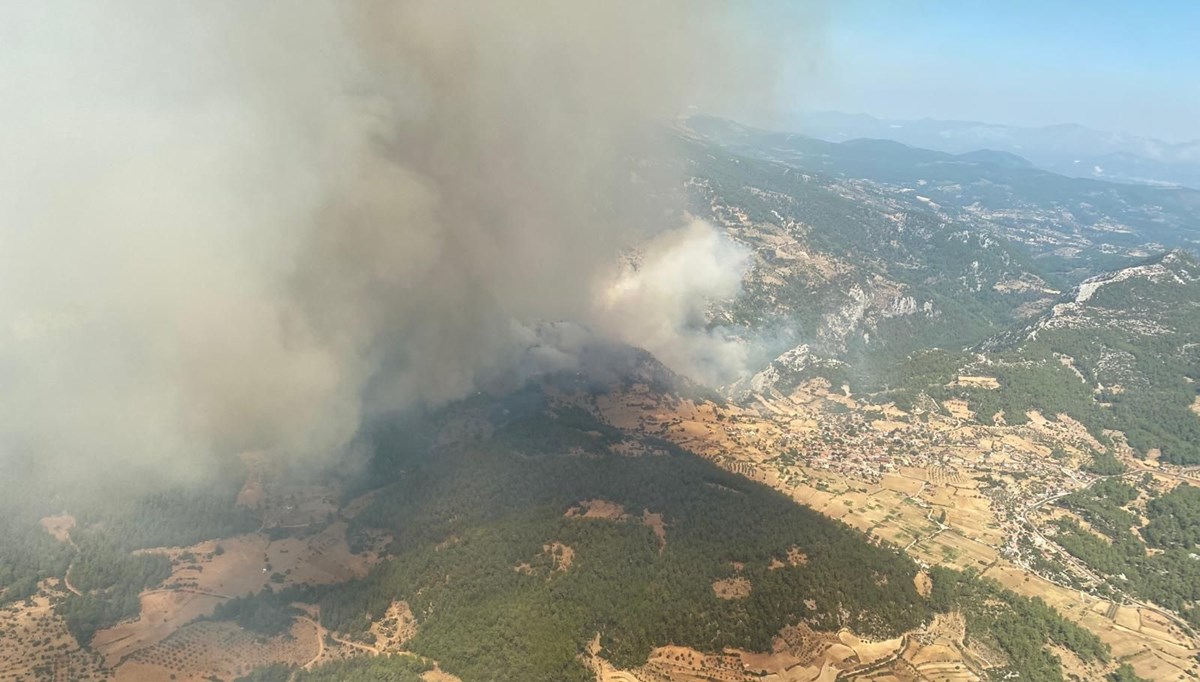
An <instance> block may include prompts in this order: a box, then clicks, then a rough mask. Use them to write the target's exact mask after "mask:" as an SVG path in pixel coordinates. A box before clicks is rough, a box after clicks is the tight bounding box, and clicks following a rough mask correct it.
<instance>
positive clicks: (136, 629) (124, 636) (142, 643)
mask: <svg viewBox="0 0 1200 682" xmlns="http://www.w3.org/2000/svg"><path fill="white" fill-rule="evenodd" d="M141 600H142V607H141V611H140V612H139V614H138V616H137V618H135V619H133V620H128V621H124V622H121V623H118V624H116V625H114V626H113V627H110V628H107V629H105V630H101V631H99V632H97V633H96V636H95V637H94V638H93V639H92V649H94V650H95V651H96V652H97V653H99V654H100V655H101V656H103V657H104V662H105V665H107V666H108V667H110V668H111V667H115V666H116V665H117V664H119V663H120V662H121V661H123V660H125V659H126V658H128V657H129V656H131V655H132V654H134V653H135V652H137V651H139V650H141V649H145V648H147V647H151V646H154V645H156V644H158V643H159V642H161V641H163V640H165V639H167V638H168V637H170V636H171V634H172V633H174V632H175V631H176V630H178V629H179V628H181V627H183V626H184V625H187V624H188V623H190V622H191V621H193V620H194V619H196V618H198V617H200V616H207V615H211V614H212V612H213V609H215V608H216V607H217V604H220V603H221V602H222V601H225V599H224V597H217V596H213V595H209V594H200V593H196V592H176V591H167V590H160V591H155V592H148V593H144V594H142V597H141Z"/></svg>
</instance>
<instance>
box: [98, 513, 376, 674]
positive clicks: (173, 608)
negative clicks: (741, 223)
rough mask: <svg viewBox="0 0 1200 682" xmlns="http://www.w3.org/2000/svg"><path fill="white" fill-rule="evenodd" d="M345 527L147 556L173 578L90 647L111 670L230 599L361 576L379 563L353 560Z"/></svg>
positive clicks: (370, 556)
mask: <svg viewBox="0 0 1200 682" xmlns="http://www.w3.org/2000/svg"><path fill="white" fill-rule="evenodd" d="M346 528H347V524H346V522H344V521H336V522H334V523H332V524H330V525H329V526H328V527H326V528H324V529H323V530H321V531H319V532H317V533H315V534H312V535H309V536H308V537H286V538H283V539H281V540H276V541H271V539H270V538H269V537H267V536H266V535H265V534H263V533H252V534H248V535H240V536H237V537H233V538H226V539H222V540H210V541H206V542H202V543H199V544H196V545H193V546H191V547H175V548H163V549H154V550H144V551H147V552H158V553H164V554H166V555H167V556H169V557H170V558H171V563H172V572H171V576H170V577H169V578H168V579H167V580H166V581H164V583H163V584H164V587H163V588H161V589H155V590H148V591H146V592H143V593H142V595H141V609H140V612H139V613H138V616H137V617H136V618H133V619H130V620H126V621H123V622H121V623H118V624H117V625H114V626H112V627H110V628H107V629H105V630H101V631H99V632H97V633H96V636H95V637H94V638H93V640H92V647H93V649H94V650H95V651H97V652H98V653H99V654H100V655H101V656H103V657H104V661H105V664H106V665H107V666H109V667H114V666H117V665H118V664H120V663H121V662H122V661H125V660H126V659H130V658H131V657H133V656H134V654H136V653H137V652H139V651H142V650H145V649H148V648H150V647H153V646H156V645H158V644H159V643H161V642H164V641H165V640H167V639H168V638H170V637H171V636H172V635H173V634H174V633H175V632H177V631H178V630H180V629H181V628H183V627H184V626H186V625H187V624H188V623H190V622H192V621H193V620H195V619H196V618H197V617H200V616H207V615H211V614H212V612H213V610H214V609H216V607H217V605H218V604H220V603H221V602H222V601H225V600H226V599H230V598H232V597H235V596H240V595H244V594H247V593H252V592H258V591H260V590H262V589H264V588H267V587H272V588H275V587H279V588H282V587H286V586H289V585H299V584H312V585H316V584H328V583H335V582H343V581H346V580H350V579H352V578H355V577H361V576H363V575H365V574H366V572H367V570H368V569H369V568H370V565H371V564H372V563H374V562H375V561H377V557H376V556H375V555H373V554H367V555H356V554H352V553H351V552H350V548H349V545H348V544H347V543H346ZM147 674H149V673H147Z"/></svg>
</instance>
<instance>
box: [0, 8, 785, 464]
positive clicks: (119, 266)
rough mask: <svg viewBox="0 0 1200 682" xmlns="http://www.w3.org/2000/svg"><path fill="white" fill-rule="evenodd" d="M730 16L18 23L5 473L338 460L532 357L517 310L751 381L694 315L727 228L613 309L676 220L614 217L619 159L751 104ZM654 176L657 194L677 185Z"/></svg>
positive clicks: (0, 276)
mask: <svg viewBox="0 0 1200 682" xmlns="http://www.w3.org/2000/svg"><path fill="white" fill-rule="evenodd" d="M741 12H742V7H741V5H740V4H734V3H728V4H726V3H718V2H692V1H685V0H659V1H657V2H650V3H644V2H636V1H634V0H606V1H605V2H596V3H576V2H559V1H554V0H515V1H512V2H504V3H499V2H478V3H454V2H445V1H444V0H398V1H396V2H383V1H379V2H374V1H368V0H364V1H361V2H349V3H345V2H333V1H332V0H322V1H319V0H313V1H311V2H302V3H297V2H282V1H270V0H264V1H263V2H254V3H244V2H234V1H232V0H227V1H222V0H214V1H212V2H188V1H182V0H163V1H161V2H154V3H132V2H131V3H124V2H82V1H80V2H70V1H61V2H55V1H52V2H38V3H8V4H6V5H5V6H4V7H3V9H2V10H0V44H3V45H4V47H3V48H2V49H0V88H3V90H2V91H0V95H2V96H0V114H2V116H0V120H3V121H4V122H5V123H4V125H3V126H0V155H2V156H3V158H4V159H5V163H3V164H0V186H3V187H4V188H5V189H4V191H3V192H0V388H2V390H0V464H3V463H4V460H5V459H6V458H10V457H25V458H33V459H34V460H36V461H38V462H40V463H41V466H42V468H43V469H45V470H47V471H54V470H61V471H72V470H74V471H78V472H80V473H81V475H85V476H86V475H91V474H92V473H94V472H96V471H117V470H119V471H122V472H124V475H126V476H139V475H146V476H153V477H161V478H178V479H186V478H190V477H193V476H197V475H202V474H204V473H205V472H207V471H209V470H211V469H212V468H213V467H214V466H216V465H218V464H219V463H220V461H221V457H223V456H228V455H231V454H234V453H237V452H240V451H243V450H250V449H254V450H266V451H269V452H274V453H277V454H280V455H284V456H288V457H293V458H298V459H313V458H319V457H324V456H328V454H329V453H331V452H336V451H338V450H339V448H341V447H342V446H343V445H344V444H345V443H346V442H347V441H348V440H349V439H350V438H351V436H352V435H353V434H354V432H355V430H356V429H357V428H358V426H359V424H360V423H361V420H362V419H363V417H364V415H366V414H370V413H371V412H375V411H383V410H391V409H396V408H403V407H406V406H410V405H415V404H421V403H427V404H433V403H438V402H441V401H445V400H450V399H454V398H457V397H460V396H462V395H465V394H467V393H468V392H470V391H471V390H473V389H474V388H475V387H476V386H478V385H479V384H480V382H482V381H486V380H488V379H489V378H490V377H493V376H496V375H499V374H502V373H504V372H507V371H511V369H512V367H511V365H512V363H514V362H525V361H528V360H529V358H530V357H531V356H530V355H529V354H522V352H523V346H522V344H524V343H526V341H524V340H523V338H522V335H523V332H521V331H520V330H521V329H523V328H524V327H523V326H522V325H521V324H514V322H513V321H514V320H518V321H528V320H537V319H576V320H579V319H582V320H583V321H584V322H592V323H596V322H599V324H600V326H601V327H602V328H608V329H611V330H613V331H615V332H616V333H617V334H618V335H619V336H621V337H622V338H625V339H627V340H630V341H632V342H635V343H641V344H643V345H646V346H647V347H648V348H650V350H652V351H655V352H658V353H661V354H662V355H663V358H664V360H666V361H667V362H668V363H669V364H671V365H672V366H674V367H677V368H679V369H680V370H682V371H684V372H694V373H696V375H697V376H698V377H699V378H701V379H706V380H718V379H722V378H723V377H725V376H726V375H728V374H730V373H732V372H736V371H737V369H736V368H737V367H738V363H739V360H738V358H737V344H736V343H734V342H733V341H732V340H731V339H728V338H725V337H724V336H723V335H722V333H721V332H720V331H719V330H705V329H703V325H702V324H701V323H700V315H701V313H702V302H701V301H702V299H703V298H704V297H706V296H717V297H720V296H727V295H729V294H730V292H732V291H735V289H736V280H737V271H738V270H739V268H741V267H742V266H743V264H742V257H741V256H740V255H738V251H737V249H736V248H734V247H732V246H730V245H728V244H726V243H723V242H720V241H719V240H717V239H716V237H715V235H714V234H713V233H712V232H711V230H708V228H701V227H697V226H692V227H689V228H686V229H685V230H683V231H681V232H678V233H674V234H673V235H671V236H667V237H663V238H661V239H659V240H657V241H654V242H652V243H651V245H650V247H648V249H647V251H646V258H647V260H646V261H645V263H644V267H643V269H642V270H641V271H640V272H639V273H638V274H637V275H636V276H630V277H627V278H625V279H623V280H621V282H619V286H620V287H625V293H623V294H622V293H617V294H612V295H610V296H609V298H607V299H605V302H604V305H602V306H599V307H597V305H596V298H595V292H596V291H597V287H598V286H601V285H602V283H603V282H604V277H606V276H607V275H608V273H609V268H610V266H611V264H612V263H613V262H615V260H616V258H617V256H618V255H619V254H620V253H621V251H622V250H623V249H625V248H627V247H628V246H629V245H631V244H634V243H636V242H638V241H639V240H641V239H642V238H643V237H644V235H645V232H646V229H647V226H650V228H653V229H660V228H662V227H665V226H666V225H663V224H662V220H663V216H664V215H666V213H664V210H663V209H664V208H671V207H663V206H656V207H654V209H655V210H654V211H653V212H652V213H648V212H647V209H646V206H645V202H644V201H634V200H628V201H626V200H622V197H625V196H627V195H628V194H629V193H630V188H629V184H628V170H627V167H628V163H629V159H630V157H631V155H633V154H634V153H635V152H639V153H644V154H645V155H647V156H652V155H653V151H652V150H651V151H647V150H646V149H645V145H647V144H650V142H649V141H648V138H647V137H646V136H645V135H643V134H642V130H643V129H642V127H641V126H642V125H643V124H644V123H645V122H646V121H648V120H654V119H662V118H666V117H670V116H673V115H675V114H676V113H678V112H680V111H682V110H683V109H684V108H686V106H688V105H692V104H700V105H705V104H709V103H713V102H720V101H724V100H727V99H738V98H737V97H734V94H735V93H738V94H741V95H745V93H746V91H747V90H746V89H747V87H749V88H751V89H752V90H754V89H758V91H760V92H761V91H762V90H761V89H760V88H759V86H761V85H762V84H763V83H765V82H766V80H767V79H768V77H769V74H770V69H768V68H764V65H765V64H767V62H768V60H767V58H766V53H765V52H756V51H754V50H752V49H749V48H748V47H747V45H748V44H749V43H750V42H752V41H747V40H746V39H745V38H744V36H741V35H738V34H737V33H736V32H733V33H731V32H730V31H729V24H728V21H729V19H730V18H731V17H734V16H739V15H740V14H741ZM762 43H763V47H767V46H769V41H762ZM747 64H753V68H743V67H744V66H745V65H747ZM739 101H740V100H739ZM643 171H644V172H643V173H642V175H643V177H642V182H643V183H644V186H643V189H645V190H647V192H648V193H651V194H652V193H653V192H654V191H656V190H657V189H660V187H656V186H655V183H658V182H660V181H661V182H664V183H666V184H665V185H662V186H669V185H670V183H676V182H678V180H679V178H657V177H655V174H654V172H653V169H643ZM666 194H667V193H665V192H664V193H663V195H664V196H665V195H666ZM674 209H675V210H676V213H677V214H678V209H679V207H674ZM705 230H707V231H705ZM672 278H677V279H678V281H674V282H672V281H671V280H672ZM618 291H619V290H618ZM642 316H644V317H642ZM650 316H653V318H652V319H649V318H650ZM673 335H674V336H673ZM551 360H553V362H562V360H563V359H562V358H547V361H551Z"/></svg>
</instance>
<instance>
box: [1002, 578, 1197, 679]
mask: <svg viewBox="0 0 1200 682" xmlns="http://www.w3.org/2000/svg"><path fill="white" fill-rule="evenodd" d="M985 575H986V576H987V577H989V578H994V579H996V580H997V581H999V582H1000V584H1002V585H1004V586H1005V587H1007V588H1009V589H1011V590H1013V591H1014V592H1016V593H1018V594H1023V595H1025V596H1028V597H1040V598H1041V599H1043V600H1045V601H1046V603H1048V604H1050V605H1051V606H1053V607H1054V608H1055V609H1056V610H1058V611H1059V612H1060V613H1062V614H1063V615H1064V616H1066V617H1067V618H1069V619H1070V620H1072V621H1074V622H1076V623H1079V624H1080V625H1082V626H1084V627H1085V628H1087V629H1088V630H1091V631H1092V632H1094V633H1096V635H1097V636H1099V637H1100V639H1101V640H1102V641H1104V642H1105V643H1106V644H1108V645H1109V646H1110V647H1111V648H1112V656H1113V659H1115V660H1122V661H1127V662H1129V663H1130V665H1132V666H1133V668H1134V671H1135V672H1137V674H1138V675H1140V676H1141V677H1144V678H1146V679H1148V680H1164V681H1171V682H1174V681H1179V682H1182V681H1183V680H1190V679H1194V677H1193V676H1192V675H1191V673H1190V672H1189V671H1191V670H1192V669H1193V668H1194V667H1195V660H1196V658H1195V657H1196V655H1197V654H1198V653H1200V648H1197V647H1196V644H1195V641H1194V640H1193V639H1192V638H1191V637H1190V636H1189V635H1187V634H1186V633H1184V632H1182V631H1180V630H1179V628H1178V627H1176V626H1175V625H1173V624H1172V623H1170V622H1169V621H1167V620H1166V619H1165V618H1163V617H1162V616H1160V615H1158V614H1156V613H1155V612H1154V611H1150V610H1147V609H1142V608H1128V607H1119V608H1118V609H1117V615H1116V618H1115V619H1113V618H1109V617H1108V616H1107V614H1108V612H1109V611H1110V609H1111V606H1112V604H1111V602H1107V601H1104V600H1102V599H1098V598H1096V597H1092V596H1090V595H1087V594H1084V593H1081V592H1078V591H1074V590H1068V589H1066V588H1063V587H1059V586H1058V585H1055V584H1054V583H1051V582H1049V581H1047V580H1044V579H1042V578H1040V577H1038V576H1036V575H1032V574H1030V573H1029V572H1027V571H1024V570H1022V569H1020V568H1018V567H1015V566H1012V565H1009V564H1007V563H1006V562H999V563H998V564H997V565H996V566H995V567H993V568H991V569H989V570H988V571H987V572H986V573H985Z"/></svg>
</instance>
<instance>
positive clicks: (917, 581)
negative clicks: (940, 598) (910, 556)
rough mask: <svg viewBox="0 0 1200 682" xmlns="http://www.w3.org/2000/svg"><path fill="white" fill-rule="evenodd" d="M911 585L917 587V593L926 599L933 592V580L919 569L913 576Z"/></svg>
mask: <svg viewBox="0 0 1200 682" xmlns="http://www.w3.org/2000/svg"><path fill="white" fill-rule="evenodd" d="M913 587H915V588H916V589H917V594H919V595H921V596H922V597H925V598H926V599H928V598H929V595H930V594H932V593H933V580H932V579H931V578H930V577H929V574H928V573H926V572H925V571H920V572H918V573H917V574H916V575H914V576H913Z"/></svg>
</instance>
